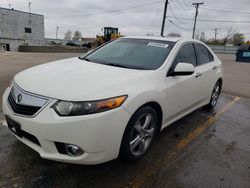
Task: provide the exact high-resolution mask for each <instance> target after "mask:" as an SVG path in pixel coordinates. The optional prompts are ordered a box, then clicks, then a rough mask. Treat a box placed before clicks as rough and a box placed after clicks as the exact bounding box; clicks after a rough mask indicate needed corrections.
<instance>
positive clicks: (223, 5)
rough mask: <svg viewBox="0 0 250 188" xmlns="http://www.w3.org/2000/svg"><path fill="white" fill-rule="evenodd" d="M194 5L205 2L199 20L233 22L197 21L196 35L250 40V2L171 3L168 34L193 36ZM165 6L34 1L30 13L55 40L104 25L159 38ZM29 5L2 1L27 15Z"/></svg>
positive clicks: (155, 2)
mask: <svg viewBox="0 0 250 188" xmlns="http://www.w3.org/2000/svg"><path fill="white" fill-rule="evenodd" d="M193 2H204V5H201V6H200V9H199V14H198V20H199V19H200V20H222V21H234V22H205V21H198V22H197V33H201V32H204V33H205V37H206V38H207V39H208V38H214V30H213V29H215V28H218V35H217V38H223V37H225V35H226V33H227V31H228V29H229V28H230V27H231V28H233V30H234V31H235V32H240V33H244V34H245V37H246V39H247V40H250V29H249V28H250V0H237V1H234V0H203V1H202V0H201V1H200V0H199V1H195V0H169V4H168V10H167V19H166V26H165V34H167V33H171V32H176V33H180V34H181V35H182V36H183V37H191V36H192V27H193V22H194V21H193V20H189V19H193V18H194V16H195V8H194V7H193V6H192V3H193ZM164 3H165V0H136V1H135V0H123V1H121V0H31V11H32V12H33V13H37V14H42V15H44V19H45V37H47V38H55V36H56V27H57V26H59V38H63V37H64V33H65V32H66V31H68V30H71V31H75V30H79V31H81V33H82V35H83V37H95V35H96V34H101V33H102V30H101V29H102V28H103V27H105V26H112V27H118V28H119V31H120V33H121V34H123V35H146V34H154V35H160V30H161V23H162V16H163V10H164ZM28 4H29V0H1V1H0V7H5V8H8V7H9V6H10V7H11V8H14V9H16V10H22V11H27V12H28V11H29V6H28ZM211 9H219V10H216V11H215V10H211ZM114 10H115V11H114ZM221 10H222V11H221ZM223 10H224V11H223ZM227 11H228V12H227ZM230 11H236V12H241V13H232V12H230ZM107 12H108V13H107ZM242 12H244V13H242ZM175 17H176V18H177V19H176V18H175ZM181 18H186V19H187V20H183V19H181ZM169 20H170V21H171V22H172V23H170V22H169ZM237 21H248V22H243V23H242V22H240V23H239V22H237Z"/></svg>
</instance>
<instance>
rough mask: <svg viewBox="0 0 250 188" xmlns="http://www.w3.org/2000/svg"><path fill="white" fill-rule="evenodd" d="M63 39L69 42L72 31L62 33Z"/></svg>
mask: <svg viewBox="0 0 250 188" xmlns="http://www.w3.org/2000/svg"><path fill="white" fill-rule="evenodd" d="M64 39H65V40H71V39H72V31H70V30H68V31H67V32H66V33H64Z"/></svg>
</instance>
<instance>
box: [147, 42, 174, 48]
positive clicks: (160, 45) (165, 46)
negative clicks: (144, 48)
mask: <svg viewBox="0 0 250 188" xmlns="http://www.w3.org/2000/svg"><path fill="white" fill-rule="evenodd" d="M148 46H154V47H159V48H168V46H169V45H168V44H164V43H158V42H149V43H148Z"/></svg>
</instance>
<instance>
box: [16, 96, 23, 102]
mask: <svg viewBox="0 0 250 188" xmlns="http://www.w3.org/2000/svg"><path fill="white" fill-rule="evenodd" d="M22 97H23V96H22V94H19V95H18V96H17V102H18V103H20V102H21V100H22Z"/></svg>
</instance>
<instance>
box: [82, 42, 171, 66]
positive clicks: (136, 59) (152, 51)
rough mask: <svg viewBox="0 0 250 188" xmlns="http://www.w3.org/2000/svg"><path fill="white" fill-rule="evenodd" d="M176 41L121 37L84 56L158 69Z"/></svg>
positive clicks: (107, 62) (98, 61)
mask: <svg viewBox="0 0 250 188" xmlns="http://www.w3.org/2000/svg"><path fill="white" fill-rule="evenodd" d="M174 44H175V43H174V42H170V41H162V40H150V39H130V38H120V39H117V40H115V41H112V42H110V43H108V44H106V45H104V46H103V47H101V48H99V49H97V50H96V51H94V52H92V53H90V54H88V55H86V56H84V57H82V59H85V60H87V61H90V62H94V63H100V64H105V65H110V66H117V67H123V68H131V69H142V70H155V69H158V68H159V67H160V66H161V65H162V64H163V63H164V61H165V59H166V58H167V56H168V55H169V53H170V51H171V49H172V48H173V46H174Z"/></svg>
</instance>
